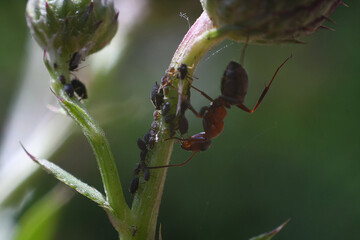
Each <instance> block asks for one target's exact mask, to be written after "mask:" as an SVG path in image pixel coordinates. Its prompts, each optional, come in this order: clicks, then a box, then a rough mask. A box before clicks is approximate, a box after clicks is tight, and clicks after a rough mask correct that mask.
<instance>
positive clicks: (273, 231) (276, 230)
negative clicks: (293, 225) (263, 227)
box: [250, 219, 290, 240]
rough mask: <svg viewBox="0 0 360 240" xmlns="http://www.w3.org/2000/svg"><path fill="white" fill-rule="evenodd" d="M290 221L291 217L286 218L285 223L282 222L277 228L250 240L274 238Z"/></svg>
mask: <svg viewBox="0 0 360 240" xmlns="http://www.w3.org/2000/svg"><path fill="white" fill-rule="evenodd" d="M289 221H290V219H288V220H286V221H285V222H284V223H283V224H281V225H280V226H278V227H277V228H275V229H274V230H272V231H270V232H267V233H263V234H261V235H259V236H257V237H253V238H251V239H250V240H270V239H272V238H273V237H274V236H275V235H276V234H277V233H278V232H280V230H281V229H283V227H284V226H285V225H286V224H287V223H288V222H289Z"/></svg>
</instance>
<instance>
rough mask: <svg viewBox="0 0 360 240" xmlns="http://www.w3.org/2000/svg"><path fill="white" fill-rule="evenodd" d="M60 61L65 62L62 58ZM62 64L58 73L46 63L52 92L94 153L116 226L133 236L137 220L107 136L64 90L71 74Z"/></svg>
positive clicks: (84, 109) (83, 108)
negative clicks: (64, 79)
mask: <svg viewBox="0 0 360 240" xmlns="http://www.w3.org/2000/svg"><path fill="white" fill-rule="evenodd" d="M57 62H58V63H59V62H65V61H62V59H58V60H57ZM58 65H59V66H58V68H57V69H56V70H54V69H52V68H51V66H52V64H48V63H46V66H47V68H48V70H49V72H50V75H51V77H52V80H51V87H52V90H53V91H54V94H55V95H56V96H57V97H58V99H59V100H60V102H61V104H62V106H63V107H64V109H65V110H66V111H67V112H68V114H69V115H70V117H72V118H73V119H74V120H75V122H76V123H77V124H78V125H79V126H80V128H81V129H82V131H83V133H84V135H85V136H86V138H87V139H88V141H89V143H90V145H91V147H92V149H93V151H94V154H95V157H96V160H97V164H98V166H99V171H100V174H101V178H102V182H103V186H104V190H105V195H106V200H107V201H108V203H109V205H110V206H111V208H112V209H113V211H112V212H111V213H110V214H109V217H110V218H111V221H112V223H113V225H114V227H115V228H116V229H117V230H118V231H120V232H121V233H122V234H123V235H129V234H130V232H131V231H130V230H131V229H130V227H129V225H131V222H132V219H133V218H132V214H131V212H130V208H129V206H128V205H127V203H126V201H125V197H124V194H123V190H122V186H121V182H120V178H119V174H118V170H117V167H116V163H115V160H114V156H113V154H112V152H111V149H110V145H109V143H108V141H107V139H106V136H105V133H104V131H103V130H102V128H101V127H100V125H99V124H98V123H97V122H96V121H95V120H94V119H93V118H92V116H91V115H90V114H89V113H88V112H87V110H86V108H85V107H84V105H83V104H81V103H80V102H79V101H78V100H75V99H74V98H70V97H69V96H68V95H67V94H66V92H65V91H64V90H63V85H62V84H61V83H60V81H59V80H58V79H59V77H60V75H63V76H65V77H67V78H68V77H69V71H68V66H67V65H65V64H63V66H61V65H60V64H58ZM115 224H116V225H115Z"/></svg>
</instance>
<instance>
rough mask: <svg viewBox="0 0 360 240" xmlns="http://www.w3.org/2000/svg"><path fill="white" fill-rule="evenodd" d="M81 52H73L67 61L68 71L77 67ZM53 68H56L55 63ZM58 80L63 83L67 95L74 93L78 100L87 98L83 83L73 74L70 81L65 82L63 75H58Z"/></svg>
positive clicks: (71, 95)
mask: <svg viewBox="0 0 360 240" xmlns="http://www.w3.org/2000/svg"><path fill="white" fill-rule="evenodd" d="M82 60H83V59H82V54H81V53H79V52H75V53H74V54H73V55H72V56H71V58H70V61H69V71H70V72H73V71H75V70H76V69H77V68H78V67H79V64H80V63H81V61H82ZM54 68H55V69H56V68H57V64H56V63H55V64H54ZM59 81H60V82H61V83H62V84H63V85H64V90H65V92H66V93H67V95H68V96H69V97H73V96H74V94H76V95H77V97H78V99H79V100H82V99H87V97H88V96H87V91H86V87H85V85H84V84H83V83H82V82H81V81H80V80H79V79H78V78H76V77H75V76H74V78H73V79H72V80H71V81H70V83H66V78H65V76H64V75H60V77H59Z"/></svg>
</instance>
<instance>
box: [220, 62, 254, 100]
mask: <svg viewBox="0 0 360 240" xmlns="http://www.w3.org/2000/svg"><path fill="white" fill-rule="evenodd" d="M247 89H248V76H247V74H246V71H245V69H244V68H243V67H242V66H241V64H239V63H237V62H235V61H231V62H230V63H229V64H228V65H227V67H226V69H225V72H224V75H223V77H222V80H221V94H222V95H221V98H222V99H224V100H225V101H226V102H228V103H229V104H239V103H243V102H244V99H245V96H246V93H247Z"/></svg>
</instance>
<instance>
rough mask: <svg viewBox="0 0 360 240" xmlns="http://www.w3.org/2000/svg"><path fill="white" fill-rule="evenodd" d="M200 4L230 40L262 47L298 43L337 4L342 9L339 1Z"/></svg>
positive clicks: (212, 0) (219, 0)
mask: <svg viewBox="0 0 360 240" xmlns="http://www.w3.org/2000/svg"><path fill="white" fill-rule="evenodd" d="M201 4H202V6H203V8H204V10H205V11H206V12H207V14H208V15H209V17H210V19H211V20H212V21H213V23H214V24H215V25H216V26H217V27H218V28H219V29H223V30H225V31H228V35H229V37H230V38H232V39H234V40H236V41H244V40H245V39H246V38H247V37H249V42H252V43H266V44H273V43H283V42H300V41H299V40H298V39H299V38H300V37H303V36H307V35H310V34H311V33H313V32H314V31H316V30H317V29H318V28H319V27H322V23H323V22H324V20H330V19H329V16H330V15H331V14H332V13H333V12H334V11H335V9H336V7H337V6H338V5H339V4H343V5H345V4H344V3H343V2H342V1H340V0H291V1H289V0H277V1H269V0H251V1H249V0H201ZM330 21H331V20H330ZM324 28H326V27H324Z"/></svg>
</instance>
